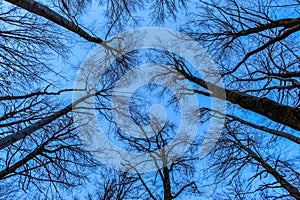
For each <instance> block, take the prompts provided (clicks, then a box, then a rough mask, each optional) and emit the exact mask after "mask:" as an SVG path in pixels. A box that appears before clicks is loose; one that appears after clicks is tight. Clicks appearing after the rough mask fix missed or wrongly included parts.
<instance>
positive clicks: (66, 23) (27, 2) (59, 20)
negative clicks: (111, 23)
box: [5, 0, 103, 45]
mask: <svg viewBox="0 0 300 200" xmlns="http://www.w3.org/2000/svg"><path fill="white" fill-rule="evenodd" d="M5 1H7V2H9V3H11V4H14V5H16V6H18V7H21V8H23V9H25V10H27V11H29V12H31V13H34V14H37V15H39V16H42V17H44V18H46V19H48V20H50V21H52V22H54V23H56V24H58V25H60V26H62V27H64V28H66V29H68V30H70V31H72V32H73V33H76V34H78V35H79V36H80V37H82V38H84V39H86V40H87V41H90V42H94V43H98V44H101V45H102V44H103V40H102V39H101V38H98V37H93V36H91V35H90V34H89V33H87V32H86V31H84V30H83V29H82V28H80V27H79V26H78V25H77V24H75V23H74V22H72V21H70V20H68V19H67V18H65V17H63V16H61V15H60V14H58V13H57V12H55V11H53V10H51V9H50V8H48V7H47V6H45V5H42V4H41V3H38V2H36V1H33V0H5Z"/></svg>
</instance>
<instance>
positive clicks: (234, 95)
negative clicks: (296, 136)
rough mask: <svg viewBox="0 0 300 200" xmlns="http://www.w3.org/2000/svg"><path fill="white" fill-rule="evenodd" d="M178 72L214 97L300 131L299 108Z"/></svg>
mask: <svg viewBox="0 0 300 200" xmlns="http://www.w3.org/2000/svg"><path fill="white" fill-rule="evenodd" d="M180 72H181V73H182V75H183V76H185V78H186V79H188V80H190V81H192V82H194V83H196V84H198V85H200V86H201V87H203V88H206V89H209V90H211V95H212V96H214V97H216V98H219V99H223V100H226V101H229V102H231V103H233V104H236V105H239V106H240V107H242V108H245V109H247V110H251V111H253V112H255V113H258V114H260V115H263V116H265V117H267V118H269V119H271V120H273V121H275V122H278V123H280V124H283V125H286V126H289V127H291V128H293V129H295V130H298V131H300V108H293V107H290V106H287V105H283V104H280V103H277V102H275V101H273V100H271V99H268V98H265V97H263V98H262V97H256V96H251V95H249V94H245V93H242V92H240V91H236V90H229V89H226V88H222V87H220V86H217V85H215V84H212V83H209V82H205V81H204V80H202V79H200V78H197V77H194V76H191V75H189V74H188V73H186V72H184V71H180ZM224 91H225V93H226V99H224V98H223V95H222V94H223V93H224Z"/></svg>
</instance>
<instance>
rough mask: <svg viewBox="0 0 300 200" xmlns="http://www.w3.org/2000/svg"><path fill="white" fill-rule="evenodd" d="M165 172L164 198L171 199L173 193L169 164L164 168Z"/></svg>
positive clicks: (165, 199)
mask: <svg viewBox="0 0 300 200" xmlns="http://www.w3.org/2000/svg"><path fill="white" fill-rule="evenodd" d="M163 173H164V180H163V181H164V183H163V185H164V200H171V199H172V193H171V181H170V174H169V173H170V171H169V169H168V167H167V166H165V167H164V168H163Z"/></svg>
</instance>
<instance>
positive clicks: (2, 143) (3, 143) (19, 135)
mask: <svg viewBox="0 0 300 200" xmlns="http://www.w3.org/2000/svg"><path fill="white" fill-rule="evenodd" d="M99 93H100V92H97V93H96V94H89V95H86V96H84V97H82V98H80V99H78V100H77V101H75V102H73V103H71V104H70V105H68V106H66V107H65V108H63V109H61V110H59V111H57V112H55V113H53V114H52V115H50V116H48V117H46V118H44V119H42V120H39V121H37V122H35V123H33V124H31V125H30V126H27V127H26V128H24V129H22V130H20V131H18V132H16V133H13V134H10V135H8V136H6V137H4V138H2V139H1V140H0V150H1V149H4V148H6V147H8V146H10V145H12V144H13V143H15V142H17V141H19V140H21V139H23V138H25V137H26V136H28V135H30V134H32V133H33V132H35V131H37V130H39V129H40V128H42V127H44V126H46V125H47V124H50V123H51V122H53V121H54V120H56V119H58V118H60V117H62V116H63V115H65V114H67V113H68V112H70V111H72V109H74V107H75V106H76V105H77V104H79V103H80V102H82V101H84V100H86V99H87V98H90V97H92V96H95V95H98V94H99Z"/></svg>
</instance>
